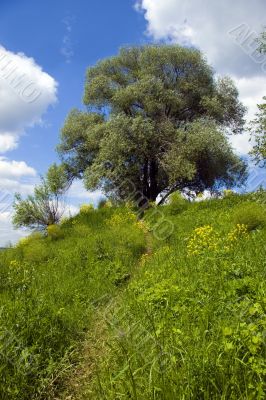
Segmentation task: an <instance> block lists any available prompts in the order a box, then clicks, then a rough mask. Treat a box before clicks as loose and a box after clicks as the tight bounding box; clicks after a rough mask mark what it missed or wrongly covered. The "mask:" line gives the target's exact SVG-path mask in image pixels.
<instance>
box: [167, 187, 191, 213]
mask: <svg viewBox="0 0 266 400" xmlns="http://www.w3.org/2000/svg"><path fill="white" fill-rule="evenodd" d="M188 205H189V202H188V200H186V199H185V198H184V197H183V196H182V195H181V193H180V192H178V191H176V192H174V193H172V194H171V195H170V199H169V206H168V208H167V209H168V210H169V212H170V214H172V215H174V214H179V213H181V212H182V211H184V210H186V209H187V208H188Z"/></svg>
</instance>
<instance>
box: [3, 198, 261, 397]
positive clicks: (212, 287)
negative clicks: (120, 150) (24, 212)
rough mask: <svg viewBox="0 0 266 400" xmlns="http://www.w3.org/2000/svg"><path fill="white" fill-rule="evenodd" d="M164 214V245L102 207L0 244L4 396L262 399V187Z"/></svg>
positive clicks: (123, 214) (127, 217)
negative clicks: (43, 234)
mask: <svg viewBox="0 0 266 400" xmlns="http://www.w3.org/2000/svg"><path fill="white" fill-rule="evenodd" d="M250 204H254V205H255V207H256V210H257V212H256V226H257V229H253V230H251V231H250V230H248V229H246V227H245V225H244V224H241V223H237V222H236V221H235V215H241V210H245V208H247V205H248V208H249V216H248V218H249V220H252V215H251V211H250ZM258 207H260V212H259V211H258ZM161 210H163V213H164V218H165V219H167V221H168V223H169V222H170V223H171V224H172V225H173V227H174V229H173V230H172V231H171V232H172V233H171V234H170V236H168V237H167V238H166V239H165V240H159V239H158V235H156V232H154V235H153V236H152V235H151V233H148V232H147V230H146V228H145V227H146V226H147V225H148V226H150V227H154V226H155V227H156V222H157V218H158V217H157V215H156V213H154V210H153V209H151V210H149V211H148V212H147V213H146V215H145V222H144V223H136V222H135V219H134V217H133V216H132V213H130V212H129V211H128V210H127V209H126V208H125V209H123V208H118V209H112V208H102V209H100V210H98V211H92V210H84V212H82V213H81V214H79V216H77V217H76V218H74V219H72V220H68V221H66V222H65V223H64V224H63V225H62V227H61V228H60V232H57V233H56V229H55V230H52V231H53V234H52V236H50V237H49V236H48V237H47V238H40V237H38V236H37V237H36V236H35V237H32V238H31V239H29V240H28V241H27V242H26V243H24V244H21V245H19V246H17V247H16V248H14V249H8V250H6V251H4V252H3V253H1V256H0V265H1V270H0V273H1V304H2V310H1V311H2V312H1V314H0V323H1V332H2V341H1V343H2V350H1V352H0V353H1V385H0V397H1V399H2V398H3V400H5V399H11V400H13V399H41V398H45V399H48V398H56V397H55V396H59V397H60V398H61V399H70V398H71V399H76V400H79V399H96V400H97V399H101V400H102V399H106V400H120V399H121V400H122V399H134V400H149V399H154V400H155V399H156V400H157V399H160V400H178V399H180V400H181V399H182V400H183V399H185V400H186V399H195V400H198V399H203V400H208V399H211V400H212V399H235V400H244V399H254V400H255V399H256V400H257V399H265V397H266V387H265V381H266V380H265V376H266V361H265V360H266V350H265V332H266V313H265V311H266V284H265V267H266V262H265V239H266V230H265V226H264V225H263V224H259V223H257V219H258V218H259V217H258V216H259V215H265V214H263V213H265V203H264V195H262V194H260V195H247V196H234V195H231V196H228V197H226V198H225V199H223V200H211V201H203V202H200V203H191V204H186V206H183V205H182V207H173V206H172V207H171V206H165V207H162V209H161ZM261 211H262V214H261ZM244 212H245V211H243V213H244ZM169 232H170V230H169ZM156 237H157V239H156ZM59 392H61V395H59V394H58V393H59Z"/></svg>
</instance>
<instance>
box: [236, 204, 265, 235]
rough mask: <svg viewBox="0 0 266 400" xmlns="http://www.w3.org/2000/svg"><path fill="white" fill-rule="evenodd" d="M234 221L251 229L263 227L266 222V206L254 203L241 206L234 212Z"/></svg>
mask: <svg viewBox="0 0 266 400" xmlns="http://www.w3.org/2000/svg"><path fill="white" fill-rule="evenodd" d="M234 222H235V223H236V224H244V225H246V226H247V229H248V230H249V231H252V230H254V229H257V228H259V227H263V226H264V225H265V224H266V208H265V206H263V205H260V204H254V203H249V204H245V205H243V206H240V207H239V208H237V209H236V211H235V213H234Z"/></svg>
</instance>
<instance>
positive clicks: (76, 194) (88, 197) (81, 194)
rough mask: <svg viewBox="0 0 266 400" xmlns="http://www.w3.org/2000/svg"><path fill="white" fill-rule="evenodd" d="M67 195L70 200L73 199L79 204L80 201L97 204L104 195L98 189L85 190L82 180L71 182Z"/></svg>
mask: <svg viewBox="0 0 266 400" xmlns="http://www.w3.org/2000/svg"><path fill="white" fill-rule="evenodd" d="M67 197H69V198H70V199H71V202H73V200H74V199H75V201H76V202H77V203H78V205H79V206H80V205H81V204H82V203H90V204H93V205H94V206H97V204H98V202H99V200H100V199H102V198H103V197H104V195H103V193H102V192H101V191H100V190H95V191H94V192H91V191H88V190H86V189H85V187H84V185H83V182H82V181H80V180H76V181H74V182H73V183H72V185H71V188H70V189H69V192H68V194H67Z"/></svg>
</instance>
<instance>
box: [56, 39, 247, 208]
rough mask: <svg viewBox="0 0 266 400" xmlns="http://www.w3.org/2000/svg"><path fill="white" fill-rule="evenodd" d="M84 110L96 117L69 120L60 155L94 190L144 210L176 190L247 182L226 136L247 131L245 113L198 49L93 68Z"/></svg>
mask: <svg viewBox="0 0 266 400" xmlns="http://www.w3.org/2000/svg"><path fill="white" fill-rule="evenodd" d="M84 103H85V105H86V106H87V107H88V110H89V112H85V113H82V112H80V111H78V110H73V111H72V112H71V113H70V114H69V116H68V118H67V120H66V122H65V125H64V127H63V129H62V132H61V142H60V144H59V146H58V150H59V153H60V155H61V157H62V159H63V161H64V163H65V165H66V168H67V171H68V174H69V176H70V177H79V178H84V180H85V184H86V186H87V188H88V189H98V188H100V189H102V190H103V191H104V192H105V193H106V194H108V195H112V197H113V198H115V199H119V200H121V199H122V200H126V201H130V200H133V201H135V202H137V203H138V204H140V205H142V204H143V203H144V204H146V201H145V199H148V200H151V201H155V200H156V197H157V195H158V194H159V193H161V192H162V191H171V190H172V189H173V187H174V188H176V189H182V188H183V187H191V188H195V187H196V188H197V189H198V190H203V189H205V188H212V187H213V186H215V185H216V186H217V185H218V186H219V185H223V184H224V183H226V184H227V185H228V186H230V185H232V184H236V183H242V181H243V180H244V179H245V164H244V163H243V162H242V161H241V159H240V158H239V157H237V156H236V155H235V154H234V153H233V151H232V149H231V147H230V145H229V141H228V138H227V136H226V135H225V128H226V130H227V131H230V132H231V133H240V132H241V131H242V128H243V123H244V121H243V115H244V111H245V110H244V107H243V106H242V104H241V103H240V102H239V100H238V93H237V90H236V88H235V86H234V84H233V82H232V80H231V79H230V78H227V77H226V78H222V79H218V80H216V79H215V77H214V73H213V71H212V69H211V68H210V67H209V65H208V64H207V63H206V60H205V58H204V56H203V55H202V54H201V53H200V52H199V51H198V50H196V49H192V48H187V47H181V46H178V45H175V46H169V45H167V46H166V45H164V46H155V45H150V46H142V47H129V48H123V49H121V50H120V52H119V54H118V55H117V56H115V57H111V58H108V59H106V60H102V61H100V62H98V63H97V64H96V65H95V66H94V67H91V68H89V69H88V72H87V79H86V86H85V94H84ZM218 127H219V128H218Z"/></svg>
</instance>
